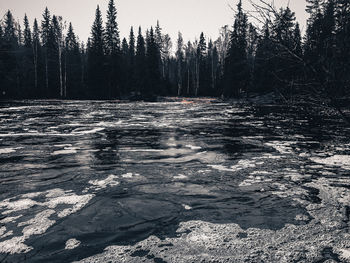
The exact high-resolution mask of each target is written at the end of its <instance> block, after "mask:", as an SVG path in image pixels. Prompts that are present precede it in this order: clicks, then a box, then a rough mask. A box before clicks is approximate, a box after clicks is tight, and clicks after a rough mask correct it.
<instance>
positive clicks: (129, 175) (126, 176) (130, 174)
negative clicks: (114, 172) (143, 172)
mask: <svg viewBox="0 0 350 263" xmlns="http://www.w3.org/2000/svg"><path fill="white" fill-rule="evenodd" d="M132 176H133V174H132V173H127V174H122V177H123V178H132Z"/></svg>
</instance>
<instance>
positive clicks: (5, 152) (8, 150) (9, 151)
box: [0, 148, 16, 154]
mask: <svg viewBox="0 0 350 263" xmlns="http://www.w3.org/2000/svg"><path fill="white" fill-rule="evenodd" d="M14 152H16V149H15V148H3V149H0V154H8V153H14Z"/></svg>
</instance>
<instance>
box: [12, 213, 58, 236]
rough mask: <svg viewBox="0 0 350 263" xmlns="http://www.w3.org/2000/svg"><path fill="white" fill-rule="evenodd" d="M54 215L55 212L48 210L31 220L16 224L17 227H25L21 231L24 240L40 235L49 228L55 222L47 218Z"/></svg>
mask: <svg viewBox="0 0 350 263" xmlns="http://www.w3.org/2000/svg"><path fill="white" fill-rule="evenodd" d="M54 213H55V210H52V209H48V210H44V211H42V212H40V213H39V214H37V215H36V216H35V217H34V218H33V219H30V220H28V221H26V222H21V223H19V224H18V226H19V227H21V226H25V227H24V228H23V230H22V233H23V236H24V238H25V239H28V238H29V237H30V236H33V235H41V234H43V233H45V232H46V230H47V229H49V227H51V226H52V225H53V224H54V223H55V221H54V220H50V219H49V217H50V216H51V215H53V214H54Z"/></svg>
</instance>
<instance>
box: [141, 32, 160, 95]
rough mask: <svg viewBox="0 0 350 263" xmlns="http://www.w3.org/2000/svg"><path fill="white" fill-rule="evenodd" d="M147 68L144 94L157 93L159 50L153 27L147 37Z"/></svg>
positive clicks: (158, 88)
mask: <svg viewBox="0 0 350 263" xmlns="http://www.w3.org/2000/svg"><path fill="white" fill-rule="evenodd" d="M147 40H148V41H147V53H146V58H147V69H148V75H147V76H148V79H147V80H148V82H147V88H146V90H145V93H146V96H153V95H159V94H160V93H161V91H160V78H161V76H160V71H159V68H160V65H159V61H160V52H159V46H158V44H157V43H156V39H155V36H154V31H153V27H151V30H150V31H149V37H148V39H147Z"/></svg>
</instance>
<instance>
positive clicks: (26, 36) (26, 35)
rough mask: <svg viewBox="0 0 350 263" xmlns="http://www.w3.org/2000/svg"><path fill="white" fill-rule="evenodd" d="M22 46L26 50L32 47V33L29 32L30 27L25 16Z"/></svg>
mask: <svg viewBox="0 0 350 263" xmlns="http://www.w3.org/2000/svg"><path fill="white" fill-rule="evenodd" d="M23 34H24V46H25V47H26V48H31V47H32V33H31V31H30V26H29V21H28V17H27V15H26V14H25V16H24V33H23Z"/></svg>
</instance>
